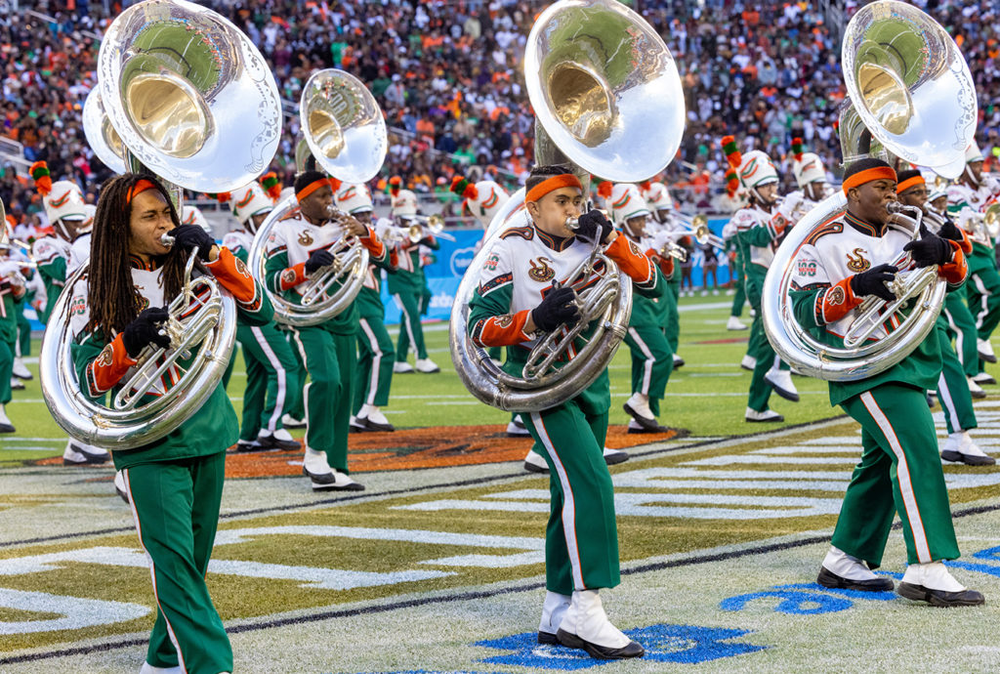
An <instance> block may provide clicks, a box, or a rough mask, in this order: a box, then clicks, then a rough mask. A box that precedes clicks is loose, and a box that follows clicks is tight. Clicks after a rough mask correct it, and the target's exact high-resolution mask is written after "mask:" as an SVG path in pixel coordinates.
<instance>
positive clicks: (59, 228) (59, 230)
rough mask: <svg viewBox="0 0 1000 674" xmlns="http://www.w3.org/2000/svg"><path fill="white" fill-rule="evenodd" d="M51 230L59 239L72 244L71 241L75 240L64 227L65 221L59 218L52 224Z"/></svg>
mask: <svg viewBox="0 0 1000 674" xmlns="http://www.w3.org/2000/svg"><path fill="white" fill-rule="evenodd" d="M52 229H53V230H54V231H55V233H56V234H58V235H59V237H60V238H62V239H64V240H66V241H69V242H70V243H73V239H75V238H76V237H75V236H71V235H70V230H69V228H68V227H67V226H66V221H65V220H63V219H62V218H59V219H58V220H56V221H55V222H53V223H52Z"/></svg>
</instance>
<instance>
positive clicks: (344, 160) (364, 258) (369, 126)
mask: <svg viewBox="0 0 1000 674" xmlns="http://www.w3.org/2000/svg"><path fill="white" fill-rule="evenodd" d="M299 117H300V118H301V120H302V134H303V136H304V138H303V140H302V141H301V142H300V143H299V145H298V147H297V148H296V162H297V164H296V165H297V166H300V167H303V166H305V164H306V163H307V161H308V160H309V159H310V158H313V159H315V161H316V163H317V164H318V165H319V167H320V168H321V169H322V170H324V171H326V172H327V173H329V174H330V175H332V176H333V177H335V178H337V179H339V180H342V181H343V182H347V183H364V182H367V181H369V180H371V179H372V178H373V177H375V175H376V174H377V173H378V171H379V169H380V168H381V167H382V162H383V161H384V160H385V154H386V151H387V147H388V136H387V134H386V127H385V120H384V119H383V118H382V111H381V110H380V109H379V107H378V103H376V101H375V98H374V96H372V95H371V93H370V92H369V91H368V88H367V87H365V85H364V84H363V83H362V82H361V81H360V80H358V79H357V78H356V77H354V76H353V75H351V74H350V73H346V72H344V71H343V70H337V69H336V68H328V69H326V70H319V71H316V72H314V73H313V74H312V75H311V76H310V77H309V80H308V81H307V82H306V85H305V87H303V89H302V97H301V99H300V101H299ZM296 207H298V200H297V199H296V198H295V197H294V196H291V197H289V198H287V199H285V200H284V201H282V202H280V203H278V204H277V205H276V206H275V208H274V210H273V211H271V212H270V213H269V214H268V215H267V217H266V218H265V219H264V222H262V223H261V226H260V228H259V229H258V230H257V233H256V234H255V235H254V239H253V245H251V247H250V257H249V263H248V265H247V266H249V267H250V271H251V273H253V275H254V276H255V277H256V278H257V279H259V280H261V281H262V285H265V288H266V290H265V292H267V294H268V297H270V299H271V304H272V305H274V320H276V321H278V322H279V323H283V324H284V325H291V326H300V327H302V326H307V325H319V324H320V323H325V322H326V321H328V320H330V319H331V318H333V317H334V316H336V315H338V314H340V313H341V312H342V311H344V310H345V309H347V307H349V306H350V305H351V303H352V302H353V301H354V298H355V297H357V295H358V293H359V292H361V288H362V286H363V285H364V279H365V273H366V272H367V271H368V249H367V248H365V247H364V246H363V245H362V244H361V242H360V241H359V240H358V238H357V237H354V236H350V235H345V236H344V237H342V238H341V239H340V240H339V241H337V242H336V243H335V244H334V245H333V246H331V248H330V252H331V253H333V254H334V257H335V258H336V259H335V261H334V264H332V265H330V266H329V267H323V268H322V269H318V270H316V272H315V273H314V274H313V278H311V279H310V280H309V283H308V284H307V285H306V286H305V287H304V288H303V289H302V292H303V293H305V294H304V295H303V296H302V302H301V303H299V304H297V303H295V302H292V301H291V300H288V299H285V298H284V297H283V296H282V295H281V294H280V293H276V292H273V291H272V290H271V289H270V288H267V286H266V284H263V279H264V269H265V266H266V262H267V260H266V257H265V252H266V246H267V240H268V237H270V235H271V232H272V230H273V228H274V227H275V226H277V223H278V222H280V221H281V219H282V218H283V217H285V215H287V214H288V213H289V212H291V211H292V210H293V209H295V208H296ZM330 217H331V218H332V219H334V220H341V221H346V220H347V219H348V218H350V217H351V216H350V215H349V214H347V213H344V212H343V211H340V210H339V209H336V208H331V211H330ZM307 299H308V302H307V301H306V300H307Z"/></svg>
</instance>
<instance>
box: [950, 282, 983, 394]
mask: <svg viewBox="0 0 1000 674" xmlns="http://www.w3.org/2000/svg"><path fill="white" fill-rule="evenodd" d="M941 315H942V316H944V318H945V320H946V321H947V322H948V329H949V330H950V331H951V332H952V334H953V335H954V336H955V352H956V353H957V354H958V359H959V360H960V361H961V362H962V370H963V371H964V372H965V376H966V377H975V376H976V375H977V374H978V373H979V351H978V348H977V345H976V338H977V337H978V334H979V333H978V331H977V330H976V319H974V318H973V317H972V313H971V312H970V311H969V307H968V305H967V304H966V303H965V286H964V285H963V286H962V287H960V288H956V289H955V290H953V291H951V292H949V293H948V294H947V295H945V298H944V307H942V309H941Z"/></svg>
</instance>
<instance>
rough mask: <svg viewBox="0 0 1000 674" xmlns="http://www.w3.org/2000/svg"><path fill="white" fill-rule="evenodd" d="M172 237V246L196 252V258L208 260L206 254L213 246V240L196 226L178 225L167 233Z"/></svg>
mask: <svg viewBox="0 0 1000 674" xmlns="http://www.w3.org/2000/svg"><path fill="white" fill-rule="evenodd" d="M167 233H168V234H170V236H172V237H174V245H175V246H180V247H181V248H187V249H188V250H194V251H197V253H198V257H200V258H201V259H202V260H208V254H209V252H210V251H211V250H212V246H214V245H215V239H213V238H212V235H211V234H209V233H208V232H206V231H205V230H204V229H202V228H201V227H199V226H198V225H180V226H179V227H175V228H174V229H172V230H170V231H169V232H167Z"/></svg>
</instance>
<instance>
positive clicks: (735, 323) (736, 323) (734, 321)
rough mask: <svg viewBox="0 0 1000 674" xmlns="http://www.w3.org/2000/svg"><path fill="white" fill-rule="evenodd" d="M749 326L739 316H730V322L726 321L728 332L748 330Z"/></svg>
mask: <svg viewBox="0 0 1000 674" xmlns="http://www.w3.org/2000/svg"><path fill="white" fill-rule="evenodd" d="M749 328H750V326H749V325H747V324H746V323H744V322H743V321H741V320H740V319H739V317H737V316H730V317H729V320H728V321H726V330H748V329H749Z"/></svg>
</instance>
